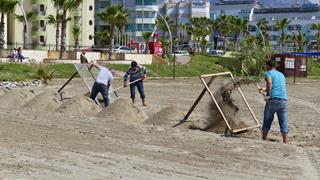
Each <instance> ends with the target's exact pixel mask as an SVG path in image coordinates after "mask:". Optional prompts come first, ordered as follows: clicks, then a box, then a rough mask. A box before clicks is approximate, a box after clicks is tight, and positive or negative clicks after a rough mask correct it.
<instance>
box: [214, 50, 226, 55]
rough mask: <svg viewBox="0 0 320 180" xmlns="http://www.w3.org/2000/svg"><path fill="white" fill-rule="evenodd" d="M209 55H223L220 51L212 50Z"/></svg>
mask: <svg viewBox="0 0 320 180" xmlns="http://www.w3.org/2000/svg"><path fill="white" fill-rule="evenodd" d="M211 54H212V55H214V56H223V55H224V51H222V50H212V51H211Z"/></svg>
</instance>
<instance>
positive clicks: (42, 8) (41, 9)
mask: <svg viewBox="0 0 320 180" xmlns="http://www.w3.org/2000/svg"><path fill="white" fill-rule="evenodd" d="M40 11H41V12H43V11H44V4H40Z"/></svg>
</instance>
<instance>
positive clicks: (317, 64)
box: [308, 58, 320, 79]
mask: <svg viewBox="0 0 320 180" xmlns="http://www.w3.org/2000/svg"><path fill="white" fill-rule="evenodd" d="M308 78H310V79H320V60H318V59H316V58H310V59H308Z"/></svg>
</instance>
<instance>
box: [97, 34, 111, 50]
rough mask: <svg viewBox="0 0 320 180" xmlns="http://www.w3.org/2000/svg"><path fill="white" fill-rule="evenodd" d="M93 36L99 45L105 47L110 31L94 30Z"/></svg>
mask: <svg viewBox="0 0 320 180" xmlns="http://www.w3.org/2000/svg"><path fill="white" fill-rule="evenodd" d="M94 38H95V40H96V43H97V44H99V46H100V47H106V45H107V44H108V42H109V41H110V33H109V32H108V31H102V32H96V33H95V35H94Z"/></svg>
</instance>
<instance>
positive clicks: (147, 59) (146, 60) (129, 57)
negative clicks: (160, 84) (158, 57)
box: [125, 54, 152, 64]
mask: <svg viewBox="0 0 320 180" xmlns="http://www.w3.org/2000/svg"><path fill="white" fill-rule="evenodd" d="M125 60H126V61H137V63H138V64H152V54H125Z"/></svg>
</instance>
